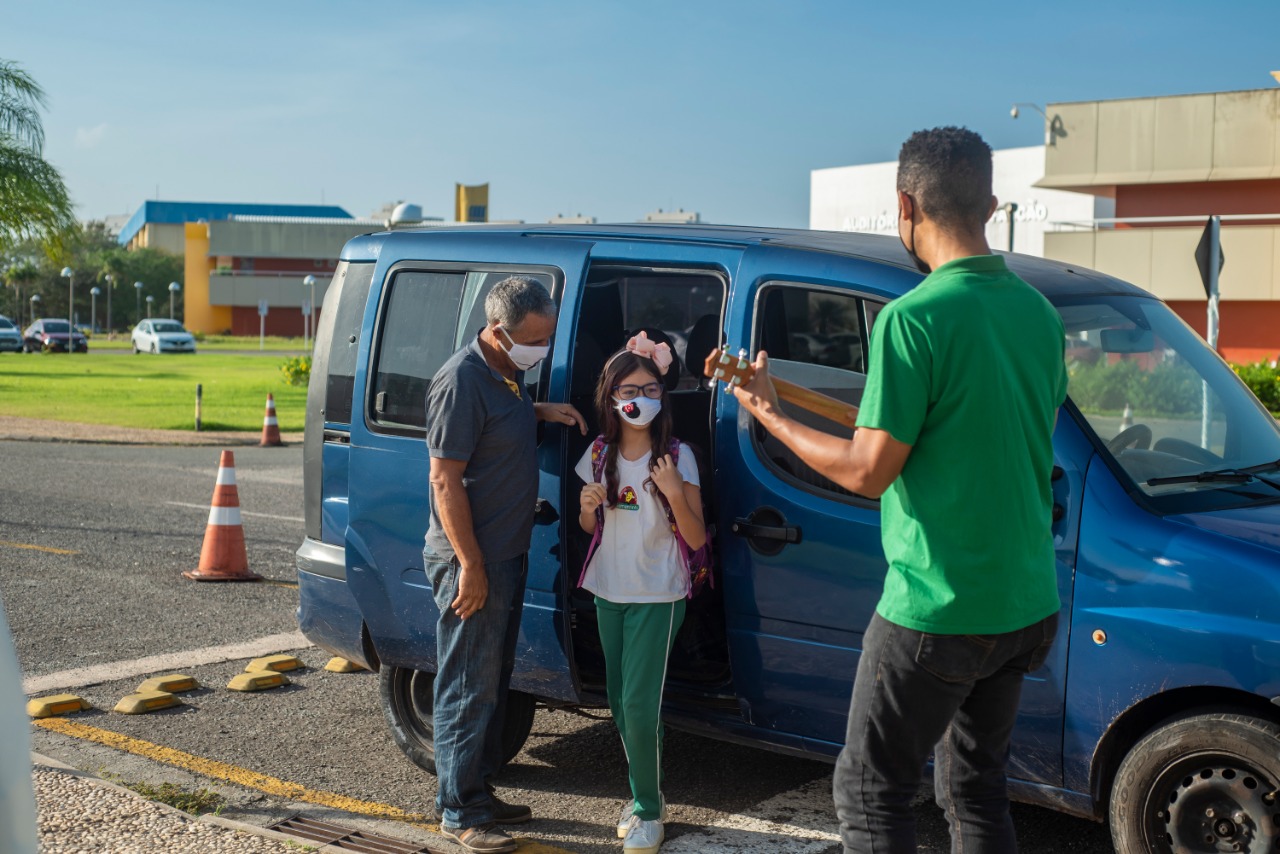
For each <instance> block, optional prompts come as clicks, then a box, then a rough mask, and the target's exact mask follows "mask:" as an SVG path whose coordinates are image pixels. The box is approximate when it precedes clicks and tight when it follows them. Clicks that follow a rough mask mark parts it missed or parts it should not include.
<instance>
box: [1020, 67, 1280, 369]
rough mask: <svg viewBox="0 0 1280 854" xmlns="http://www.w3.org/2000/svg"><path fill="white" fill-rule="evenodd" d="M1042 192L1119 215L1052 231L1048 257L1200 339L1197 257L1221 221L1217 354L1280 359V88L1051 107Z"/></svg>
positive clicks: (1202, 320)
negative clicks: (1106, 204)
mask: <svg viewBox="0 0 1280 854" xmlns="http://www.w3.org/2000/svg"><path fill="white" fill-rule="evenodd" d="M1046 113H1047V115H1048V118H1047V124H1048V138H1049V144H1048V145H1046V146H1045V177H1044V178H1043V179H1042V180H1041V181H1040V182H1039V183H1038V184H1037V186H1041V187H1050V188H1053V189H1060V190H1074V191H1076V192H1081V193H1089V194H1092V195H1095V196H1107V197H1110V198H1113V199H1114V200H1115V217H1114V218H1107V219H1096V220H1091V221H1079V222H1064V223H1055V224H1054V225H1053V228H1052V229H1051V231H1050V233H1048V234H1046V235H1045V256H1046V257H1048V258H1054V259H1057V260H1061V261H1066V262H1069V263H1077V264H1080V265H1082V266H1087V267H1092V268H1094V269H1096V270H1101V271H1103V272H1105V273H1110V274H1112V275H1115V276H1118V277H1120V278H1122V279H1126V280H1128V281H1131V282H1133V283H1134V284H1137V285H1139V286H1141V287H1143V288H1146V289H1147V290H1149V291H1151V292H1152V293H1154V294H1155V295H1156V296H1159V297H1160V298H1161V299H1163V300H1165V301H1166V302H1167V303H1168V304H1169V305H1170V307H1172V308H1173V310H1174V311H1176V312H1177V313H1178V314H1179V316H1181V317H1182V318H1183V319H1184V320H1185V321H1187V323H1189V324H1190V325H1191V326H1192V327H1193V328H1194V329H1196V331H1198V332H1199V333H1200V334H1201V335H1204V334H1205V327H1206V322H1207V321H1206V308H1207V306H1206V296H1205V292H1204V286H1203V284H1202V281H1201V278H1200V273H1199V270H1198V268H1197V266H1196V263H1195V249H1196V246H1197V244H1198V243H1199V241H1200V238H1201V235H1202V233H1203V231H1204V226H1205V222H1206V221H1207V219H1208V217H1209V216H1210V215H1218V216H1221V217H1222V218H1223V219H1222V251H1223V254H1224V256H1225V259H1226V260H1225V264H1224V265H1223V268H1222V273H1221V277H1220V279H1219V293H1220V296H1221V303H1220V312H1219V316H1220V321H1219V330H1220V331H1219V337H1218V350H1219V352H1220V353H1221V354H1222V355H1223V356H1224V357H1225V358H1226V359H1228V360H1230V361H1234V362H1246V361H1257V360H1259V359H1263V360H1266V361H1271V360H1274V359H1276V358H1277V356H1280V89H1274V88H1273V89H1260V90H1252V91H1244V92H1216V93H1209V94H1203V95H1182V96H1173V97H1161V98H1136V99H1126V100H1117V101H1085V102H1077V103H1068V104H1049V105H1048V107H1047V109H1046Z"/></svg>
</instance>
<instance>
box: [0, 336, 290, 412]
mask: <svg viewBox="0 0 1280 854" xmlns="http://www.w3.org/2000/svg"><path fill="white" fill-rule="evenodd" d="M255 343H256V342H255ZM89 346H90V347H93V344H92V343H91V344H90V345H89ZM282 361H284V358H283V357H282V356H279V355H266V356H257V355H252V354H237V353H196V354H194V355H190V354H185V355H184V354H173V355H166V356H146V355H143V356H133V355H119V354H115V353H94V352H93V351H92V350H91V351H90V352H89V353H87V354H79V355H77V354H74V353H73V354H70V355H68V354H65V353H54V354H49V355H41V354H22V353H14V354H9V353H5V354H3V355H0V413H3V414H5V415H18V416H23V417H27V418H50V419H53V420H56V421H79V422H83V423H86V424H111V425H116V426H120V427H152V428H160V429H170V430H194V429H195V401H196V384H197V383H200V384H202V385H203V386H204V409H203V424H202V426H203V429H205V430H251V431H259V430H261V429H262V414H263V410H264V408H265V406H266V402H267V392H271V393H272V394H274V395H275V398H276V414H277V416H278V417H279V419H280V429H281V430H285V431H297V430H301V429H302V426H303V422H304V420H305V418H306V403H307V389H306V387H305V386H291V385H288V384H286V383H285V382H284V380H283V375H282V374H281V373H280V363H281V362H282Z"/></svg>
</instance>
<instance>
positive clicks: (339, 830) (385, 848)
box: [267, 815, 441, 854]
mask: <svg viewBox="0 0 1280 854" xmlns="http://www.w3.org/2000/svg"><path fill="white" fill-rule="evenodd" d="M267 829H268V830H274V831H276V832H277V833H284V834H287V835H288V836H296V837H298V838H299V839H305V840H307V841H308V842H315V843H317V844H319V845H329V846H332V847H333V848H336V849H338V850H339V851H357V852H362V854H441V852H439V851H438V850H437V849H435V848H428V847H427V846H425V845H418V844H416V843H413V842H405V841H403V840H400V839H392V838H391V837H389V836H379V835H377V834H376V833H365V832H364V831H362V830H354V829H352V828H350V827H343V826H342V825H338V824H332V823H330V822H327V821H318V820H316V819H314V818H306V817H305V816H301V815H295V816H292V817H290V818H286V819H285V820H284V821H278V822H276V823H275V824H271V825H268V826H267Z"/></svg>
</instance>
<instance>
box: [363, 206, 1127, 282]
mask: <svg viewBox="0 0 1280 854" xmlns="http://www.w3.org/2000/svg"><path fill="white" fill-rule="evenodd" d="M441 232H447V233H450V234H451V235H452V236H457V234H458V233H459V232H473V233H477V237H478V236H479V235H480V234H483V235H484V236H486V237H491V238H498V237H534V236H538V237H575V238H583V239H587V240H591V239H597V240H652V241H654V242H659V243H660V242H669V241H678V242H680V243H706V244H709V245H720V246H726V245H732V246H742V247H748V246H777V247H779V248H787V249H799V250H804V251H809V252H823V253H828V254H833V255H842V256H846V257H851V258H859V259H864V260H867V261H872V262H875V263H878V264H888V265H892V266H894V267H899V268H902V269H904V270H908V271H910V272H912V273H916V274H917V275H918V271H917V270H916V269H915V266H914V265H913V264H912V263H911V259H910V258H909V257H908V256H907V253H906V251H905V250H904V249H903V247H902V243H901V241H900V240H899V239H898V238H897V236H889V235H883V234H863V233H859V232H847V231H809V230H805V229H798V228H764V227H759V226H747V225H706V224H696V225H675V224H666V223H618V224H612V223H606V224H590V225H581V224H568V225H525V224H514V223H512V224H508V223H499V224H492V225H487V224H476V225H457V226H432V227H426V228H408V229H396V230H395V231H383V232H378V233H374V234H368V235H363V236H361V237H357V238H353V239H352V240H351V241H350V242H348V243H347V246H346V248H344V249H343V252H342V258H343V260H347V261H360V260H368V259H373V258H377V257H379V256H380V255H381V254H382V251H383V248H384V244H387V243H391V244H393V245H394V244H402V241H403V242H404V243H407V244H409V245H413V244H417V243H419V242H420V241H421V240H422V239H423V238H424V237H426V238H428V240H429V238H430V235H432V234H437V233H441ZM409 245H402V246H398V247H397V249H398V250H400V251H399V252H397V254H400V252H404V251H405V250H408V249H409ZM410 251H411V250H410ZM996 254H998V255H1003V256H1004V257H1005V259H1006V261H1007V263H1008V265H1009V269H1010V270H1012V271H1013V272H1014V273H1016V274H1018V275H1019V276H1021V277H1022V278H1023V279H1025V280H1026V281H1027V282H1029V283H1030V284H1031V285H1033V286H1034V287H1035V288H1036V289H1037V290H1039V291H1040V292H1041V293H1043V294H1044V295H1045V296H1046V297H1049V298H1050V299H1053V298H1054V297H1059V296H1065V295H1069V294H1134V295H1146V296H1149V294H1147V293H1146V291H1143V290H1142V289H1141V288H1139V287H1137V286H1135V285H1131V284H1129V283H1128V282H1124V281H1122V280H1120V279H1116V278H1113V277H1111V276H1108V275H1105V274H1103V273H1099V272H1096V271H1094V270H1090V269H1088V268H1085V267H1079V266H1076V265H1073V264H1065V263H1062V262H1060V261H1051V260H1049V259H1046V258H1036V257H1034V256H1031V255H1019V254H1015V253H1006V252H997V253H996ZM905 290H906V289H904V293H905Z"/></svg>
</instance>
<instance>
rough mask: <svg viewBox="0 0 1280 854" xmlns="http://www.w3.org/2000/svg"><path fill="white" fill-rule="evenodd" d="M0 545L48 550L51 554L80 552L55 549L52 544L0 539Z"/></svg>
mask: <svg viewBox="0 0 1280 854" xmlns="http://www.w3.org/2000/svg"><path fill="white" fill-rule="evenodd" d="M0 546H8V547H9V548H11V549H30V550H31V551H33V552H48V553H49V554H51V555H78V554H80V552H76V551H72V550H71V549H55V548H53V547H52V546H33V545H31V544H30V543H13V542H10V541H9V540H0Z"/></svg>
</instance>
